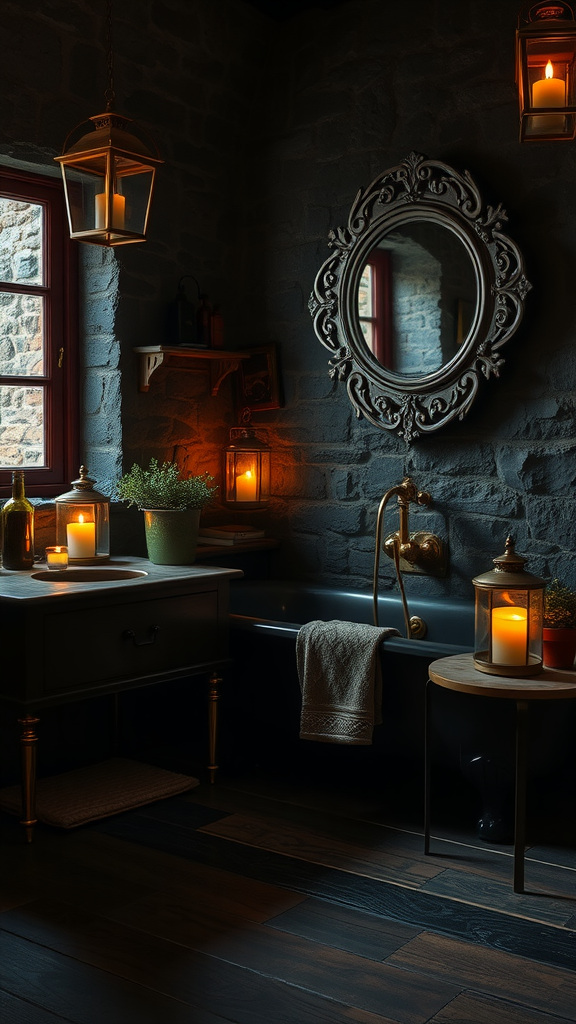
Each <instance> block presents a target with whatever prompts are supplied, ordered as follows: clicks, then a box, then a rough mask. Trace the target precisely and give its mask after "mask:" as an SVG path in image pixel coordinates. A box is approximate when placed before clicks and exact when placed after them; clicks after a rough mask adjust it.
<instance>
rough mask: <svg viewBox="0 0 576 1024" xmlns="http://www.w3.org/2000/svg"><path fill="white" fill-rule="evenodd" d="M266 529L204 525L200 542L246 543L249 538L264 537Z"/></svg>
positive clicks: (224, 544) (201, 528)
mask: <svg viewBox="0 0 576 1024" xmlns="http://www.w3.org/2000/svg"><path fill="white" fill-rule="evenodd" d="M264 536H265V533H264V530H256V529H255V528H254V527H253V526H202V527H200V533H199V534H198V543H199V544H222V545H223V546H229V545H231V544H243V543H244V544H245V543H246V541H249V540H258V539H259V538H260V537H264Z"/></svg>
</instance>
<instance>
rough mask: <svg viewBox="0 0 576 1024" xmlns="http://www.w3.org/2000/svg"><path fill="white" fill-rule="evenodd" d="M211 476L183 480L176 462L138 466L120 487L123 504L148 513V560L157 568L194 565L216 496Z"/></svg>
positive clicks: (151, 461) (117, 491)
mask: <svg viewBox="0 0 576 1024" xmlns="http://www.w3.org/2000/svg"><path fill="white" fill-rule="evenodd" d="M213 480H214V477H212V476H210V474H209V473H202V474H200V475H198V476H187V477H185V476H182V474H181V472H180V469H179V468H178V466H177V465H176V463H175V462H163V463H162V464H160V463H159V462H158V460H157V459H151V460H150V464H149V466H148V468H147V469H143V468H142V467H141V466H138V465H137V464H136V463H135V464H134V465H133V466H132V469H131V470H130V472H129V473H125V474H124V476H122V477H121V478H120V480H119V481H118V483H117V484H116V493H117V495H118V498H119V499H120V501H125V502H126V503H127V505H128V507H129V508H130V506H131V505H136V507H137V508H139V509H140V511H142V512H144V528H145V532H146V547H147V550H148V558H149V559H150V561H151V562H154V563H155V564H156V565H191V564H192V563H193V562H194V560H195V558H196V547H197V544H198V527H199V523H200V513H201V512H202V509H203V508H205V507H206V506H207V505H209V504H210V502H211V501H212V499H213V497H214V494H215V492H216V486H215V485H214V484H213V482H212V481H213Z"/></svg>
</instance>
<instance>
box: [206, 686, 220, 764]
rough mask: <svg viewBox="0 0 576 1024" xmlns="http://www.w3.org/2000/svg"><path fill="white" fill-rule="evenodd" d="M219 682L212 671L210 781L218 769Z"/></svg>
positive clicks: (209, 704)
mask: <svg viewBox="0 0 576 1024" xmlns="http://www.w3.org/2000/svg"><path fill="white" fill-rule="evenodd" d="M221 682H222V680H221V679H220V678H219V676H218V675H217V673H216V672H214V673H213V675H212V677H211V679H210V689H209V691H208V756H209V759H210V764H209V765H208V773H209V776H210V782H215V781H216V772H217V770H218V765H217V764H216V741H217V738H218V701H219V699H220V690H219V687H220V683H221Z"/></svg>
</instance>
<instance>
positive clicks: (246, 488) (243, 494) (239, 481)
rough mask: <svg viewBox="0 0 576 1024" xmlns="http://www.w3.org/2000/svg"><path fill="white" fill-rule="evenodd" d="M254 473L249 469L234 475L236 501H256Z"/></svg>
mask: <svg viewBox="0 0 576 1024" xmlns="http://www.w3.org/2000/svg"><path fill="white" fill-rule="evenodd" d="M256 487H257V480H256V474H255V473H253V472H252V470H251V469H247V470H246V472H245V473H240V475H239V476H237V477H236V501H256Z"/></svg>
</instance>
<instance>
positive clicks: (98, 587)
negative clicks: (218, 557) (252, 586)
mask: <svg viewBox="0 0 576 1024" xmlns="http://www.w3.org/2000/svg"><path fill="white" fill-rule="evenodd" d="M75 569H81V570H82V571H83V574H85V575H86V576H88V574H89V573H91V572H93V573H94V574H95V576H96V575H97V574H98V572H99V571H100V570H105V569H122V570H131V571H136V572H143V573H145V574H146V575H143V576H136V577H132V578H128V579H127V578H123V579H117V580H97V579H94V580H90V579H84V580H82V581H80V582H73V581H72V580H71V576H70V575H69V572H70V571H74V570H75ZM46 572H47V566H46V563H45V562H43V561H42V562H37V563H36V564H35V565H34V568H33V569H30V570H26V571H23V572H15V571H11V570H9V569H4V568H0V603H12V602H21V601H33V602H34V603H37V602H44V601H47V600H52V599H54V598H58V597H62V596H68V597H70V596H71V595H73V594H86V593H95V592H102V591H111V590H113V591H115V592H117V591H118V590H122V589H129V590H130V591H134V590H141V589H142V588H145V589H147V588H151V587H154V586H156V587H158V586H159V585H169V584H172V583H178V582H181V581H182V582H184V581H199V580H201V579H208V578H210V577H212V578H213V577H215V576H216V577H220V578H228V579H231V578H241V577H242V576H243V575H244V574H243V572H242V571H241V570H240V569H229V568H224V567H219V566H208V565H202V566H199V565H155V564H154V563H153V562H150V561H149V560H148V559H147V558H133V557H126V558H122V557H114V558H110V559H108V560H107V561H103V562H100V563H98V564H97V565H82V566H80V565H72V566H70V569H69V570H65V571H63V572H57V571H54V572H52V571H51V572H50V579H49V580H43V579H35V578H34V576H35V575H36V574H38V573H42V574H44V573H46ZM116 596H117V595H116Z"/></svg>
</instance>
